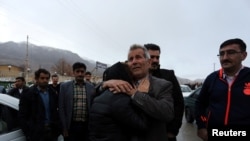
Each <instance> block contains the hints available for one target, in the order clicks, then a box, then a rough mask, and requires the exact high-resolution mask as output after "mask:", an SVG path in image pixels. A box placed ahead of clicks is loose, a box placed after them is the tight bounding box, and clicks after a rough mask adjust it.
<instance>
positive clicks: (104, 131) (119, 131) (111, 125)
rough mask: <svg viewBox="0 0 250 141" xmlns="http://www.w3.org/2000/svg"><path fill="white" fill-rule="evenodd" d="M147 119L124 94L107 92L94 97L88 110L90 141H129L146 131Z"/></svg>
mask: <svg viewBox="0 0 250 141" xmlns="http://www.w3.org/2000/svg"><path fill="white" fill-rule="evenodd" d="M148 124H149V123H148V120H147V117H146V116H145V115H144V114H143V112H142V111H140V109H138V108H136V107H134V106H133V105H132V103H131V98H130V97H129V96H127V95H126V94H122V93H120V94H113V93H112V92H110V91H109V90H106V91H105V92H103V93H102V94H101V95H100V96H98V97H96V98H95V99H94V101H93V104H92V106H91V109H90V118H89V137H90V138H89V139H90V141H129V140H131V138H132V137H133V136H140V135H142V134H143V133H145V131H146V130H147V127H148Z"/></svg>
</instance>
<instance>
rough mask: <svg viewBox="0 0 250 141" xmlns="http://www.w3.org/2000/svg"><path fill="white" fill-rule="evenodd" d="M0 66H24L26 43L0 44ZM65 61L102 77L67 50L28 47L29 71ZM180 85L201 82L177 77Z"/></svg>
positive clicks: (87, 61) (89, 63) (91, 62)
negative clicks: (78, 64)
mask: <svg viewBox="0 0 250 141" xmlns="http://www.w3.org/2000/svg"><path fill="white" fill-rule="evenodd" d="M0 49H1V52H0V57H1V59H0V65H9V64H11V65H15V66H19V67H24V66H25V60H26V54H27V43H26V42H21V43H15V42H12V41H10V42H5V43H0ZM62 58H63V59H65V60H66V61H67V62H68V63H70V64H73V63H74V62H77V61H79V62H83V63H85V64H86V66H87V70H88V71H92V72H93V71H94V75H97V76H100V77H101V76H102V74H103V71H104V69H97V70H95V67H96V61H94V60H91V59H88V58H84V57H80V56H79V55H78V54H76V53H73V52H71V51H69V50H63V49H57V48H53V47H47V46H37V45H34V44H29V45H28V62H29V64H30V65H29V67H30V69H31V70H37V69H38V68H45V69H47V70H51V67H52V66H53V65H55V64H56V63H58V61H59V60H60V59H62ZM177 79H178V81H179V83H180V84H190V83H196V82H203V80H195V81H191V80H189V79H186V78H180V77H177Z"/></svg>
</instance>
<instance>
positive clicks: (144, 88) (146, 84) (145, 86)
mask: <svg viewBox="0 0 250 141" xmlns="http://www.w3.org/2000/svg"><path fill="white" fill-rule="evenodd" d="M137 90H138V91H139V92H144V93H148V90H149V80H148V79H143V80H142V81H141V83H140V84H139V85H138V87H137Z"/></svg>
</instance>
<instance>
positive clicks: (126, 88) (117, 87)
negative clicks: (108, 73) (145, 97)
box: [102, 80, 134, 93]
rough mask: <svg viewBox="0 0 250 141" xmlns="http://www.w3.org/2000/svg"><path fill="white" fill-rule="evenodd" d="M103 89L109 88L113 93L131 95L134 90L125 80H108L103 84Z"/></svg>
mask: <svg viewBox="0 0 250 141" xmlns="http://www.w3.org/2000/svg"><path fill="white" fill-rule="evenodd" d="M102 88H108V89H109V90H110V91H111V92H113V93H120V92H123V93H130V92H131V91H132V90H133V89H134V88H133V87H132V86H131V85H130V84H129V83H128V82H127V81H123V80H108V81H105V82H103V84H102Z"/></svg>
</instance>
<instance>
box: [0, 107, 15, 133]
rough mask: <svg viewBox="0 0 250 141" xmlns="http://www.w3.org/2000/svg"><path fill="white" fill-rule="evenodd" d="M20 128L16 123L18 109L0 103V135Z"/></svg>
mask: <svg viewBox="0 0 250 141" xmlns="http://www.w3.org/2000/svg"><path fill="white" fill-rule="evenodd" d="M17 129H20V128H19V125H18V111H17V110H15V109H13V108H11V107H8V106H6V105H3V104H0V135H1V134H4V133H9V132H11V131H14V130H17Z"/></svg>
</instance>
